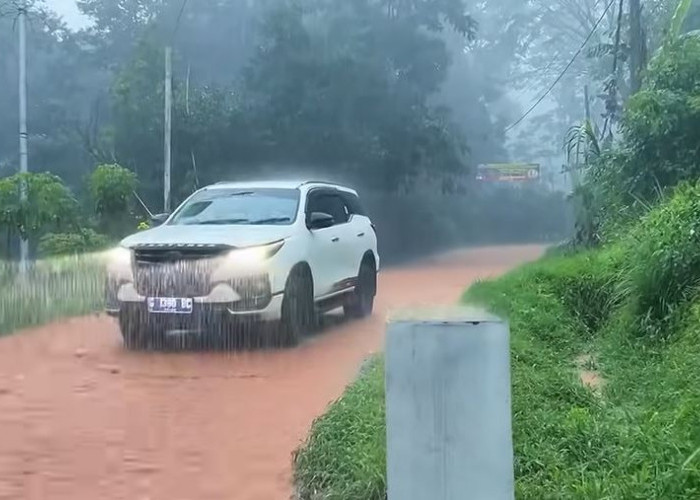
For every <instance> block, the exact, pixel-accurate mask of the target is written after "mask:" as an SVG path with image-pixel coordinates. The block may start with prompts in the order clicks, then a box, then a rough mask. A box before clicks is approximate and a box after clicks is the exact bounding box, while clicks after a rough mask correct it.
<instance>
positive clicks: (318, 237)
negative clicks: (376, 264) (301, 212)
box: [306, 189, 347, 298]
mask: <svg viewBox="0 0 700 500" xmlns="http://www.w3.org/2000/svg"><path fill="white" fill-rule="evenodd" d="M313 212H321V213H325V214H328V215H331V216H333V218H334V224H333V226H331V227H327V228H322V229H310V230H309V231H310V233H311V236H310V240H309V259H308V261H309V266H310V267H311V273H312V275H313V278H314V291H315V293H314V295H315V296H316V298H318V297H324V296H327V295H329V294H331V293H333V292H334V291H336V287H337V284H338V283H339V282H340V281H342V280H343V279H345V278H347V277H346V276H344V274H345V269H344V268H343V266H342V265H340V264H341V263H342V260H343V259H342V257H341V256H340V255H339V253H340V252H341V249H342V246H343V245H342V240H344V239H346V237H343V234H342V233H343V225H345V224H346V223H347V214H346V213H345V208H344V204H343V203H342V199H340V198H339V197H338V196H337V195H336V194H335V192H334V191H332V190H326V189H322V190H321V189H319V190H313V191H311V192H310V193H309V194H308V197H307V203H306V217H307V218H308V217H309V216H310V214H311V213H313Z"/></svg>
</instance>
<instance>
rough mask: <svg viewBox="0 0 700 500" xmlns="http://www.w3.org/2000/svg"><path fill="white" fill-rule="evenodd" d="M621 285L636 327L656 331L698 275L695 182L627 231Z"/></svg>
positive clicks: (699, 200)
mask: <svg viewBox="0 0 700 500" xmlns="http://www.w3.org/2000/svg"><path fill="white" fill-rule="evenodd" d="M625 245H626V246H627V252H626V253H627V256H628V259H627V261H626V267H627V270H626V273H625V280H624V282H623V291H624V293H625V295H626V296H627V297H629V300H630V306H631V307H632V314H633V315H634V316H635V318H637V320H638V322H639V326H640V327H641V331H642V332H644V333H647V334H650V335H654V336H656V335H660V334H662V333H663V332H664V330H666V327H667V326H668V320H669V319H670V318H671V317H672V315H673V313H674V311H675V310H677V309H678V308H679V307H682V306H683V305H684V304H685V303H686V302H687V301H688V300H689V299H691V298H693V297H694V296H695V294H696V290H697V285H698V280H700V252H699V251H698V248H700V183H697V184H687V185H682V186H681V187H679V188H678V189H677V191H676V194H675V195H674V196H673V197H672V198H671V199H670V200H669V201H668V202H667V203H664V204H662V205H661V206H659V207H658V208H656V209H655V210H653V211H652V212H650V213H649V214H648V215H647V216H646V217H644V219H643V220H642V222H641V223H640V224H639V225H638V226H637V227H636V228H635V229H634V230H633V231H632V232H631V233H630V235H629V237H628V238H627V240H626V241H625Z"/></svg>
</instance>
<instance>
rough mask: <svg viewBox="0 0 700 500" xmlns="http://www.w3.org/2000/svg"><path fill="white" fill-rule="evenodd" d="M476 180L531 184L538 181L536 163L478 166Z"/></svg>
mask: <svg viewBox="0 0 700 500" xmlns="http://www.w3.org/2000/svg"><path fill="white" fill-rule="evenodd" d="M476 179H477V180H479V181H484V182H532V181H537V180H539V179H540V166H539V164H537V163H490V164H486V165H479V167H478V169H477V177H476Z"/></svg>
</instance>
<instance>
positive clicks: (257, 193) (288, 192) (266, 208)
mask: <svg viewBox="0 0 700 500" xmlns="http://www.w3.org/2000/svg"><path fill="white" fill-rule="evenodd" d="M298 207H299V191H298V190H296V189H245V190H244V189H211V190H207V191H202V192H200V193H197V194H196V195H194V196H193V197H192V198H191V199H190V200H188V201H187V202H185V204H184V205H182V206H181V207H180V208H179V209H178V210H177V211H176V212H175V214H174V216H173V218H172V221H171V222H170V223H169V224H172V225H261V226H262V225H289V224H292V223H293V222H294V221H295V220H296V215H297V209H298Z"/></svg>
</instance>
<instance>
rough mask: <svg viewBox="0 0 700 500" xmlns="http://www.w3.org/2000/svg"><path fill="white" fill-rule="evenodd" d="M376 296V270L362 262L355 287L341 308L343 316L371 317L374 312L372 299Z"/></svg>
mask: <svg viewBox="0 0 700 500" xmlns="http://www.w3.org/2000/svg"><path fill="white" fill-rule="evenodd" d="M376 295H377V270H376V269H375V267H374V266H373V265H372V264H371V263H370V262H369V261H364V262H363V263H362V265H361V266H360V274H359V276H358V278H357V287H356V288H355V291H354V292H353V293H352V295H350V297H348V300H347V301H346V303H345V305H344V306H343V310H344V312H345V315H346V316H347V317H349V318H355V319H361V318H366V317H368V316H371V315H372V312H373V311H374V297H375V296H376Z"/></svg>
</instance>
